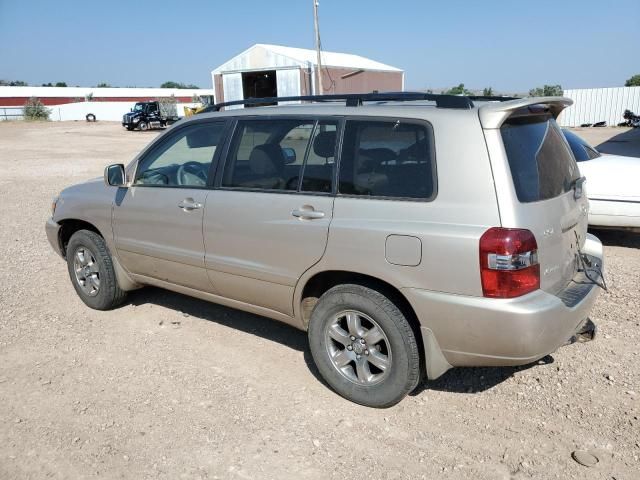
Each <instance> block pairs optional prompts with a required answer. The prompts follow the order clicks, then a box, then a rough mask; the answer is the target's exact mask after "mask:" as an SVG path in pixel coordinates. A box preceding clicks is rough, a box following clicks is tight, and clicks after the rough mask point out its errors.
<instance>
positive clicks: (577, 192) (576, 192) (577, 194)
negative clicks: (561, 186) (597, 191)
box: [569, 177, 587, 200]
mask: <svg viewBox="0 0 640 480" xmlns="http://www.w3.org/2000/svg"><path fill="white" fill-rule="evenodd" d="M586 181H587V177H580V178H576V179H575V180H574V181H573V182H571V183H570V184H569V187H570V188H571V189H573V198H574V199H576V200H578V199H579V198H582V192H583V185H584V182H586Z"/></svg>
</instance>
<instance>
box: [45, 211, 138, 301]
mask: <svg viewBox="0 0 640 480" xmlns="http://www.w3.org/2000/svg"><path fill="white" fill-rule="evenodd" d="M57 223H58V225H60V230H59V231H58V242H59V243H60V253H61V254H62V257H63V258H65V259H66V258H67V245H68V244H69V240H70V239H71V237H72V236H73V234H74V233H76V232H77V231H79V230H89V231H91V232H94V233H96V234H97V235H100V236H101V237H102V238H103V239H104V240H105V243H106V244H107V249H108V250H109V254H110V256H111V261H112V262H113V268H114V270H115V273H116V280H117V281H118V284H119V285H120V288H121V289H122V290H125V291H129V290H136V289H138V288H140V287H141V286H142V285H140V284H138V283H137V282H135V281H134V280H133V279H132V278H131V277H130V276H129V273H128V272H127V271H126V270H125V269H124V268H123V267H122V265H121V264H120V260H119V259H118V256H117V255H115V254H114V252H112V251H111V250H110V249H109V241H108V240H109V239H108V238H107V237H105V235H103V233H102V232H101V231H100V229H99V228H98V227H96V226H95V225H94V224H93V223H91V222H88V221H86V220H80V219H77V218H65V219H63V220H58V221H57Z"/></svg>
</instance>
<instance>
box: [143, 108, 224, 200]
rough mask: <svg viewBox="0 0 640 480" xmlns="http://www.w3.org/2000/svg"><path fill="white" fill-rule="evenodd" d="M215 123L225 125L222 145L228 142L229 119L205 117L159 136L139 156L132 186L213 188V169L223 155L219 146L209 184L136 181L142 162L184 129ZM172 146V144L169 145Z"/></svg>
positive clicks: (213, 161) (214, 156)
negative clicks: (195, 184) (193, 184)
mask: <svg viewBox="0 0 640 480" xmlns="http://www.w3.org/2000/svg"><path fill="white" fill-rule="evenodd" d="M204 124H206V125H213V124H221V125H223V127H222V134H221V138H223V139H224V140H223V143H222V145H225V144H226V143H227V137H226V135H227V132H228V128H229V121H228V120H227V119H203V120H200V121H195V122H189V123H187V124H185V125H181V126H180V127H179V128H176V129H173V130H172V131H171V132H170V133H168V134H167V135H166V137H165V136H163V137H162V138H159V139H158V141H157V142H156V143H155V144H153V145H152V146H151V148H149V149H148V150H146V151H145V152H144V154H143V155H142V156H140V157H139V158H138V160H137V161H136V165H135V169H134V171H133V175H132V176H131V179H132V180H131V186H132V187H134V186H135V187H148V188H193V189H198V190H203V189H210V188H211V178H212V177H211V173H212V172H211V169H212V168H214V169H215V167H216V163H218V160H219V158H220V155H221V153H222V152H221V149H220V148H219V147H216V151H215V152H214V154H213V158H212V159H211V166H210V167H209V177H208V179H207V184H206V185H204V186H202V187H201V186H190V185H154V184H144V183H139V184H136V181H137V180H138V173H139V171H140V164H142V163H143V162H144V161H145V160H146V159H147V158H149V156H150V155H155V154H156V153H157V152H158V150H160V149H162V148H163V147H165V146H167V144H169V143H170V142H171V141H172V140H174V139H175V137H176V136H177V135H179V134H180V133H181V132H182V131H183V130H185V129H187V128H190V127H192V126H194V125H204ZM169 147H170V145H169Z"/></svg>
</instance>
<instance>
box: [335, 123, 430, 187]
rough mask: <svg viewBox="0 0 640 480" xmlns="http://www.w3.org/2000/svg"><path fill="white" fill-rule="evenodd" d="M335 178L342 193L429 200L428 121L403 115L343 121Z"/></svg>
mask: <svg viewBox="0 0 640 480" xmlns="http://www.w3.org/2000/svg"><path fill="white" fill-rule="evenodd" d="M339 177H340V179H339V192H340V193H342V194H347V195H358V196H368V197H383V198H384V197H390V198H412V199H422V200H430V199H433V197H434V195H435V190H436V188H435V162H434V152H433V134H432V130H431V126H430V125H429V124H426V123H412V122H410V121H405V120H384V121H378V120H348V121H347V123H346V127H345V133H344V140H343V148H342V155H341V159H340V174H339Z"/></svg>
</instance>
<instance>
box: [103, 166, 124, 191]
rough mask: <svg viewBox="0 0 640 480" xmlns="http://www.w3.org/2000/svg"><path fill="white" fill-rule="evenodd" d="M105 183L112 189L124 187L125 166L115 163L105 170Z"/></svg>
mask: <svg viewBox="0 0 640 480" xmlns="http://www.w3.org/2000/svg"><path fill="white" fill-rule="evenodd" d="M104 183H106V184H107V185H109V186H111V187H123V186H124V185H125V184H126V181H125V173H124V165H123V164H121V163H114V164H113V165H109V166H108V167H107V168H105V169H104Z"/></svg>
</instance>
